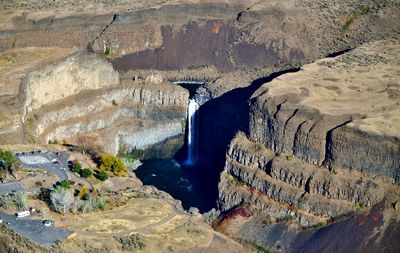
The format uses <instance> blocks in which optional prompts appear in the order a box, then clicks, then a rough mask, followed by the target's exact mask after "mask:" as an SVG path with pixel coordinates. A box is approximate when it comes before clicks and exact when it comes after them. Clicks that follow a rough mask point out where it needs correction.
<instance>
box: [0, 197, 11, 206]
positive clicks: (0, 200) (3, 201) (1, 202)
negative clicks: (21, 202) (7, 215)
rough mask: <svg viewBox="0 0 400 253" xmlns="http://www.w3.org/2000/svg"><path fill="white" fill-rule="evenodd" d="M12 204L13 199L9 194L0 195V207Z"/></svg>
mask: <svg viewBox="0 0 400 253" xmlns="http://www.w3.org/2000/svg"><path fill="white" fill-rule="evenodd" d="M13 205H14V201H13V199H12V197H11V196H10V195H1V196H0V207H3V208H5V209H8V208H10V207H12V206H13Z"/></svg>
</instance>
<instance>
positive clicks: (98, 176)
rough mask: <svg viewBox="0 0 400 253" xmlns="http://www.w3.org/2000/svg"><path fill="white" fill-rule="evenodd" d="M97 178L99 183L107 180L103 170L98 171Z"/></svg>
mask: <svg viewBox="0 0 400 253" xmlns="http://www.w3.org/2000/svg"><path fill="white" fill-rule="evenodd" d="M97 178H98V179H99V180H101V181H106V180H107V179H108V174H107V172H105V171H104V170H102V171H100V172H99V174H97Z"/></svg>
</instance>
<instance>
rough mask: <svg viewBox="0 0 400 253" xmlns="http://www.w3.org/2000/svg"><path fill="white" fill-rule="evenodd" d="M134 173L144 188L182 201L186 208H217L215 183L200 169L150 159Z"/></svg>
mask: <svg viewBox="0 0 400 253" xmlns="http://www.w3.org/2000/svg"><path fill="white" fill-rule="evenodd" d="M142 163H143V164H142V165H141V166H140V167H139V168H138V169H137V170H135V174H136V175H137V177H138V178H139V179H140V180H141V181H142V182H143V183H144V184H145V185H153V186H155V187H157V188H158V189H160V190H163V191H166V192H168V193H169V194H171V196H172V197H174V198H175V199H179V200H181V201H182V205H183V207H184V208H185V209H189V208H190V207H191V206H193V207H197V208H198V209H199V210H200V211H201V212H207V211H209V210H210V209H212V208H213V207H215V205H216V190H217V189H216V186H217V183H216V182H214V181H215V180H211V179H210V178H209V177H208V176H207V173H204V172H205V171H206V170H205V168H204V167H203V166H200V165H197V166H187V165H185V164H184V163H182V164H179V163H178V162H177V161H175V160H174V159H172V158H171V159H150V160H145V161H142Z"/></svg>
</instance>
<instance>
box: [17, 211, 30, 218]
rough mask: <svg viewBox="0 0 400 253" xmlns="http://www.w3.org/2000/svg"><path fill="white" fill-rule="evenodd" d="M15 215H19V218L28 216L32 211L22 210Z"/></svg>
mask: <svg viewBox="0 0 400 253" xmlns="http://www.w3.org/2000/svg"><path fill="white" fill-rule="evenodd" d="M15 215H16V216H17V218H23V217H26V216H29V215H31V212H29V211H22V212H18V213H16V214H15Z"/></svg>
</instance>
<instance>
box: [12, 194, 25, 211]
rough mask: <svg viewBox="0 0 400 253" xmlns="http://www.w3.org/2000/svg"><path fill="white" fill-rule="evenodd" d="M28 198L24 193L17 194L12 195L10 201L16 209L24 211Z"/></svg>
mask: <svg viewBox="0 0 400 253" xmlns="http://www.w3.org/2000/svg"><path fill="white" fill-rule="evenodd" d="M27 199H28V197H27V195H26V193H25V192H18V193H15V194H13V195H12V200H13V202H14V205H15V207H16V208H17V209H20V210H21V209H26V201H27Z"/></svg>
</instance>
